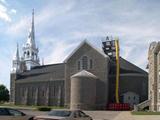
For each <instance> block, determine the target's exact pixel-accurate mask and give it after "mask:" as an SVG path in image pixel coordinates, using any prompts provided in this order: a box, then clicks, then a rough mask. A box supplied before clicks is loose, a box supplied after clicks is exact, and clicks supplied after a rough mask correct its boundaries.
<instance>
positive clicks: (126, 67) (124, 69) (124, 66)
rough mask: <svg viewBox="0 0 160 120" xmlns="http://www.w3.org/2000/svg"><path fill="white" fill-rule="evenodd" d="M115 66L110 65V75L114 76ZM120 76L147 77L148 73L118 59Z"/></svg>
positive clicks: (122, 59)
mask: <svg viewBox="0 0 160 120" xmlns="http://www.w3.org/2000/svg"><path fill="white" fill-rule="evenodd" d="M115 66H116V64H115V63H112V64H111V67H112V69H111V70H112V71H113V72H112V73H113V74H115V71H116V70H115V68H116V67H115ZM120 74H128V75H129V74H142V75H148V73H147V72H146V71H145V70H143V69H141V68H139V67H138V66H136V65H135V64H133V63H131V62H129V61H127V60H125V59H124V58H122V57H120Z"/></svg>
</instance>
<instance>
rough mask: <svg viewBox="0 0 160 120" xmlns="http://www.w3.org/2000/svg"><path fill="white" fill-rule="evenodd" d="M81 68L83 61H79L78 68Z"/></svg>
mask: <svg viewBox="0 0 160 120" xmlns="http://www.w3.org/2000/svg"><path fill="white" fill-rule="evenodd" d="M80 69H81V62H80V61H78V70H80Z"/></svg>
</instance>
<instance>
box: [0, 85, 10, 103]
mask: <svg viewBox="0 0 160 120" xmlns="http://www.w3.org/2000/svg"><path fill="white" fill-rule="evenodd" d="M4 101H9V90H8V89H7V88H6V86H4V85H0V102H4Z"/></svg>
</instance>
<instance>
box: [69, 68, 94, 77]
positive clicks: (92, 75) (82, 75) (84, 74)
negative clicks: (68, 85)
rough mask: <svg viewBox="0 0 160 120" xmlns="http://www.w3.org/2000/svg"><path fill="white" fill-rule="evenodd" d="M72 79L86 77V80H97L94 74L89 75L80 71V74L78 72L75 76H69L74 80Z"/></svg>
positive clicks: (84, 71)
mask: <svg viewBox="0 0 160 120" xmlns="http://www.w3.org/2000/svg"><path fill="white" fill-rule="evenodd" d="M74 77H88V78H95V79H97V77H96V76H95V75H94V74H92V73H90V72H88V71H86V70H82V71H80V72H78V73H76V74H74V75H72V76H71V78H74Z"/></svg>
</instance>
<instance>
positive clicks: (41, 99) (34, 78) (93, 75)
mask: <svg viewBox="0 0 160 120" xmlns="http://www.w3.org/2000/svg"><path fill="white" fill-rule="evenodd" d="M33 15H34V14H33ZM31 28H32V29H31V31H30V34H29V37H28V40H27V43H26V44H25V45H24V47H23V51H22V53H23V56H22V57H21V58H20V57H19V49H18V47H17V51H16V55H15V57H14V59H13V67H12V69H11V89H10V92H11V96H10V101H11V102H13V103H15V104H23V105H49V106H68V107H70V106H71V108H82V109H105V108H106V106H107V104H109V103H114V102H115V63H114V62H113V61H112V60H111V59H110V57H109V56H108V55H106V54H105V53H104V52H103V51H102V50H99V49H97V48H96V47H94V46H93V45H91V44H90V43H88V42H87V41H83V42H82V43H81V44H80V45H79V46H78V47H77V48H76V49H75V50H74V51H73V52H72V53H71V54H70V55H69V56H68V57H67V58H66V59H65V61H64V62H63V63H59V64H51V65H40V63H39V58H38V48H37V46H36V42H35V37H34V16H33V19H32V27H31ZM147 75H148V74H147V72H145V71H144V70H142V69H140V68H138V67H137V66H135V65H133V64H132V63H130V62H128V61H126V60H125V59H123V58H120V87H119V89H120V90H119V95H120V102H122V103H123V102H125V103H129V104H131V105H134V104H138V103H139V102H142V101H144V100H146V99H147V98H148V96H147V95H148V94H147V91H148V79H147ZM85 81H86V82H85ZM76 86H77V87H76ZM91 99H92V101H91V102H90V103H89V101H88V100H91ZM131 99H133V100H131ZM93 104H94V105H93ZM84 106H88V107H84Z"/></svg>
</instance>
